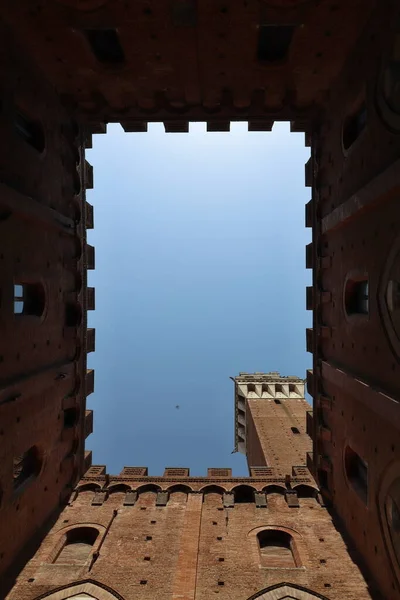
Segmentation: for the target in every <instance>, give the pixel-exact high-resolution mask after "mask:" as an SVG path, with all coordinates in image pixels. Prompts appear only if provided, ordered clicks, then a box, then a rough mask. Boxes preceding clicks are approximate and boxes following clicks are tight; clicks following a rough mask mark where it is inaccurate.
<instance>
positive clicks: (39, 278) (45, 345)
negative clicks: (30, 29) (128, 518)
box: [0, 26, 90, 581]
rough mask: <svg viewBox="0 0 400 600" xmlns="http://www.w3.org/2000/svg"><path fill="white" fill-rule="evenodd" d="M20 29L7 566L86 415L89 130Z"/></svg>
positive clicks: (73, 448)
mask: <svg viewBox="0 0 400 600" xmlns="http://www.w3.org/2000/svg"><path fill="white" fill-rule="evenodd" d="M12 37H13V36H12V35H11V34H10V32H8V31H7V29H5V28H4V27H3V26H1V45H2V53H3V56H4V57H5V56H7V61H5V60H4V61H3V62H2V78H1V83H0V86H1V92H0V93H1V111H0V132H1V138H2V144H1V150H0V271H1V279H0V325H1V336H0V523H1V531H2V534H1V536H0V538H1V539H0V577H1V575H2V574H4V573H5V572H7V573H8V574H9V575H10V576H11V575H12V572H13V568H14V567H15V568H16V569H20V568H21V566H22V565H23V564H24V563H23V560H24V559H23V558H22V555H21V554H20V553H21V552H22V551H23V550H24V548H26V547H27V544H28V542H30V541H32V540H33V538H34V537H35V535H36V534H37V533H38V531H39V530H40V527H41V526H42V525H43V524H44V523H46V521H47V520H48V519H49V518H50V516H51V515H52V514H53V513H54V511H57V510H58V507H59V505H60V502H63V499H64V498H65V497H66V496H68V495H69V494H70V492H71V490H72V489H73V486H74V485H75V483H76V480H77V478H79V476H80V474H81V472H82V461H83V447H84V429H83V428H84V417H85V371H86V345H85V344H86V342H85V337H86V335H85V332H86V319H85V304H86V300H85V289H86V274H85V268H84V267H85V261H86V259H85V256H86V250H85V236H84V220H85V209H84V193H83V191H82V183H83V182H82V183H81V172H80V171H81V164H82V160H83V150H82V149H81V146H80V133H79V128H78V126H77V125H76V123H75V122H74V121H73V120H72V119H71V118H70V117H69V116H68V115H67V113H66V111H65V110H64V109H63V107H62V106H61V104H60V102H59V100H58V98H57V95H56V93H55V91H54V89H53V88H52V87H51V86H50V85H49V84H47V83H45V81H44V80H43V78H42V76H41V75H40V73H39V72H38V71H37V70H36V69H35V68H34V67H33V66H32V65H31V64H30V63H29V62H27V61H26V59H22V58H21V53H20V52H19V49H18V48H17V47H16V46H15V45H14V42H13V40H12ZM18 128H19V129H18ZM42 134H43V135H42ZM29 140H31V141H33V142H34V144H36V146H37V147H34V146H33V145H32V144H31V143H30V142H29ZM35 140H36V141H35ZM42 142H44V148H43V149H42V148H41V146H40V143H42ZM49 174H50V175H51V176H49ZM15 284H24V285H32V284H34V285H36V286H39V287H40V290H41V294H40V298H41V300H40V304H41V307H40V309H36V313H37V314H35V315H33V314H14V285H15ZM31 289H32V288H31ZM38 297H39V296H38ZM24 307H25V309H26V310H28V307H29V303H27V301H26V298H25V305H24ZM75 317H76V318H75ZM66 409H70V413H69V419H67V425H68V427H64V410H66ZM74 410H75V411H76V412H75V418H74V415H73V411H74ZM89 430H90V427H89ZM32 446H35V447H36V448H37V451H38V454H39V456H40V462H41V467H40V471H39V472H36V474H35V477H32V478H31V479H30V480H29V481H27V482H26V484H25V485H23V486H21V487H20V488H18V489H14V483H13V459H14V458H15V457H17V456H20V455H22V454H23V453H24V452H25V451H27V450H28V449H29V448H30V447H32ZM3 581H4V579H3Z"/></svg>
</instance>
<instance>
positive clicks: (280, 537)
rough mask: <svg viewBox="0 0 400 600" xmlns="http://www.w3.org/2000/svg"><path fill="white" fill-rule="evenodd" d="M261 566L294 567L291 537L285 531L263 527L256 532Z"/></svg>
mask: <svg viewBox="0 0 400 600" xmlns="http://www.w3.org/2000/svg"><path fill="white" fill-rule="evenodd" d="M257 540H258V545H259V548H260V557H261V566H263V567H270V568H282V569H288V568H294V567H296V566H297V565H296V561H295V558H294V554H293V538H292V536H291V535H290V534H289V533H287V532H286V531H281V530H279V529H264V530H263V531H260V532H259V533H258V534H257Z"/></svg>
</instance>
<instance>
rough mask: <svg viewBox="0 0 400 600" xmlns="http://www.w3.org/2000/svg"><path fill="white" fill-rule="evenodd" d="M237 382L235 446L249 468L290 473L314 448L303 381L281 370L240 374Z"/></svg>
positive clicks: (304, 460)
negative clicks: (261, 467) (245, 458)
mask: <svg viewBox="0 0 400 600" xmlns="http://www.w3.org/2000/svg"><path fill="white" fill-rule="evenodd" d="M233 381H234V383H235V449H236V450H237V451H238V452H241V453H242V454H245V455H246V457H247V464H248V466H249V468H250V467H254V466H268V467H277V468H280V469H283V470H286V471H287V472H288V473H290V472H291V468H292V466H295V465H296V466H300V465H305V463H306V453H307V452H309V451H311V439H310V437H309V436H308V434H307V433H306V413H307V411H308V410H311V407H310V405H309V404H308V402H307V401H306V400H305V398H304V380H303V379H300V378H299V377H292V376H288V377H283V376H281V375H280V374H279V373H277V372H275V371H272V372H270V373H239V375H238V376H237V377H235V378H234V379H233Z"/></svg>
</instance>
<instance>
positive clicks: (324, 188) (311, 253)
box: [307, 3, 400, 600]
mask: <svg viewBox="0 0 400 600" xmlns="http://www.w3.org/2000/svg"><path fill="white" fill-rule="evenodd" d="M398 22H399V9H398V6H396V5H395V3H382V4H380V5H379V7H378V8H377V10H376V12H375V14H374V16H373V18H372V19H371V20H370V22H369V24H368V26H367V28H366V29H365V31H364V33H363V36H362V37H361V38H360V40H359V41H358V42H357V44H356V46H355V48H354V51H353V52H352V53H351V54H350V55H349V57H348V60H347V63H346V65H345V68H344V70H343V71H342V73H341V75H340V77H339V78H338V80H337V82H336V84H335V85H334V86H333V87H332V88H331V90H330V91H329V93H328V96H327V108H326V110H325V111H324V112H323V114H322V115H321V118H322V121H321V123H322V124H321V127H320V128H316V130H315V133H314V136H313V147H312V160H311V163H310V172H311V175H312V177H313V181H310V183H312V185H313V200H312V204H311V207H312V215H311V219H309V220H308V224H309V225H310V224H311V222H310V221H312V225H313V245H312V247H310V248H309V250H308V266H309V267H313V284H314V287H313V290H312V293H311V291H310V292H309V293H310V297H309V301H308V304H309V308H313V309H314V322H313V331H310V332H308V336H307V347H308V349H309V350H312V351H313V353H314V363H313V376H311V374H310V376H309V391H310V392H311V394H312V395H313V397H314V418H313V424H312V425H310V430H312V435H313V439H314V442H313V453H314V454H313V467H312V468H313V470H314V472H315V474H316V476H317V478H318V480H319V484H320V486H321V488H322V489H323V493H324V495H325V497H326V499H327V501H330V502H331V503H332V507H333V510H334V511H335V512H336V513H337V514H338V515H339V516H340V518H341V520H342V527H343V530H344V531H347V532H348V533H349V534H350V535H351V537H352V539H353V541H354V543H355V545H356V547H357V548H358V550H359V551H360V553H361V554H362V556H363V558H364V560H365V561H366V563H367V564H368V568H369V572H370V576H371V577H372V578H374V579H375V580H376V581H377V582H378V584H379V586H380V588H381V590H382V592H383V594H384V596H385V597H386V598H391V599H392V598H393V600H395V599H396V598H400V590H399V585H400V577H399V575H400V574H399V568H398V564H397V561H396V559H395V558H394V556H393V551H392V544H391V541H390V539H389V535H388V532H387V517H386V514H385V510H384V508H383V507H384V502H385V497H383V496H384V495H385V485H386V483H387V478H388V477H390V478H391V479H392V480H394V479H395V477H396V476H399V475H400V466H397V467H396V465H400V462H399V457H400V446H399V444H398V436H399V427H400V421H399V417H398V412H399V405H398V402H399V401H400V393H399V392H400V388H399V369H400V362H399V360H400V352H399V342H400V337H399V332H400V330H399V327H398V307H397V309H396V308H395V309H394V310H393V312H392V313H390V311H389V310H388V300H387V291H388V282H389V281H390V280H393V281H395V282H397V281H399V272H400V271H399V269H400V260H399V257H400V254H399V248H400V240H399V237H398V232H399V224H400V223H399V219H400V216H399V214H400V213H399V209H398V193H399V188H400V178H399V165H398V157H399V152H400V136H399V133H400V126H399V121H398V119H397V121H396V118H395V117H394V113H395V109H393V107H394V106H395V102H394V96H393V91H394V87H391V85H389V84H388V85H387V86H386V92H385V93H386V94H389V95H390V94H392V95H391V97H390V98H389V96H388V98H389V100H388V101H385V100H384V98H383V95H384V89H385V88H384V85H383V82H384V81H386V82H389V81H390V77H389V73H388V72H386V74H385V69H386V68H387V67H389V66H390V64H391V61H396V60H397V61H398V59H399V56H398V48H399V39H400V38H399V28H398ZM397 64H398V63H397ZM392 77H393V74H392ZM397 85H398V83H397ZM389 104H390V105H391V106H392V108H389ZM363 105H364V108H363ZM364 109H365V110H364ZM355 115H356V116H357V115H358V117H357V118H355ZM352 119H353V121H352ZM357 119H359V121H357ZM349 123H352V124H351V126H349ZM360 123H361V126H360ZM396 123H397V125H396ZM349 134H350V138H353V139H354V142H353V143H352V144H351V145H350V146H349V144H348V138H346V135H349ZM345 146H349V147H348V148H346V147H345ZM363 274H365V276H366V277H367V278H368V288H369V289H368V296H369V310H368V314H356V315H354V314H353V315H352V314H349V311H348V310H347V309H346V302H345V288H346V280H347V279H348V278H357V277H358V276H362V275H363ZM348 446H349V447H351V448H352V450H354V451H355V452H356V453H357V454H358V455H359V457H360V458H361V459H362V460H364V461H365V462H366V463H367V464H368V482H367V483H368V498H367V502H366V503H365V502H364V501H362V500H361V499H360V495H359V494H357V493H356V492H355V490H354V486H353V485H352V484H351V481H350V479H351V478H350V476H349V473H348V469H346V460H345V457H346V448H347V447H348ZM310 464H311V463H310ZM385 482H386V483H385Z"/></svg>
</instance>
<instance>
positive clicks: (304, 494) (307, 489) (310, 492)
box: [293, 484, 317, 498]
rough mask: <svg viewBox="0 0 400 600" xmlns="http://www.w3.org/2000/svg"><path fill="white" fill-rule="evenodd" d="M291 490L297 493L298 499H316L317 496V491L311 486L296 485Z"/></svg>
mask: <svg viewBox="0 0 400 600" xmlns="http://www.w3.org/2000/svg"><path fill="white" fill-rule="evenodd" d="M293 489H294V491H295V492H297V497H298V498H316V496H317V490H316V489H315V488H313V487H312V486H311V485H306V484H301V485H296V486H295V487H294V488H293Z"/></svg>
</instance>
